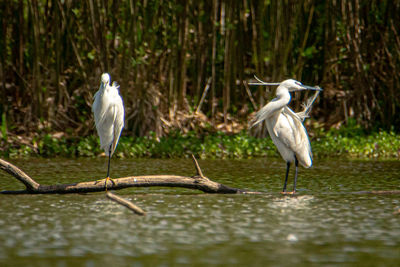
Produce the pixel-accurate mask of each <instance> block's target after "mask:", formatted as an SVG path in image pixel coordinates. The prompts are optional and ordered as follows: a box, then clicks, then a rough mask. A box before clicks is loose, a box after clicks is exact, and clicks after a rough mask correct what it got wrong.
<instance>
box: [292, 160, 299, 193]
mask: <svg viewBox="0 0 400 267" xmlns="http://www.w3.org/2000/svg"><path fill="white" fill-rule="evenodd" d="M294 165H296V171H295V173H294V183H293V194H294V193H296V183H297V169H298V167H299V161H298V160H297V157H296V156H294Z"/></svg>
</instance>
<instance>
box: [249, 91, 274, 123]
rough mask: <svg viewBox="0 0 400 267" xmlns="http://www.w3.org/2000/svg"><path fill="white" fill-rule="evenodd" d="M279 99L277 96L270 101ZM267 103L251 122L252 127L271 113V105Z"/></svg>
mask: <svg viewBox="0 0 400 267" xmlns="http://www.w3.org/2000/svg"><path fill="white" fill-rule="evenodd" d="M276 100H277V98H274V99H272V100H271V102H269V103H268V104H270V103H273V102H275V101H276ZM268 104H266V105H265V106H264V107H262V108H261V109H260V110H259V111H258V112H257V113H256V116H255V117H254V119H253V120H252V121H251V122H250V125H251V127H254V126H256V125H257V124H259V123H260V122H262V121H264V120H265V119H266V118H267V117H268V114H270V106H269V105H268Z"/></svg>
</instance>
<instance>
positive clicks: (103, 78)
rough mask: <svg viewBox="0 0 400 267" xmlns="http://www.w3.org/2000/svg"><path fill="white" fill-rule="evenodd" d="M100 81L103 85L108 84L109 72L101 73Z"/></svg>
mask: <svg viewBox="0 0 400 267" xmlns="http://www.w3.org/2000/svg"><path fill="white" fill-rule="evenodd" d="M101 83H102V84H103V85H107V84H109V83H110V74H108V73H103V74H102V75H101Z"/></svg>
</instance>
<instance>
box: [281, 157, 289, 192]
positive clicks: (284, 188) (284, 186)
mask: <svg viewBox="0 0 400 267" xmlns="http://www.w3.org/2000/svg"><path fill="white" fill-rule="evenodd" d="M289 169H290V162H289V161H288V162H286V177H285V184H284V185H283V190H282V192H286V184H287V179H288V176H289Z"/></svg>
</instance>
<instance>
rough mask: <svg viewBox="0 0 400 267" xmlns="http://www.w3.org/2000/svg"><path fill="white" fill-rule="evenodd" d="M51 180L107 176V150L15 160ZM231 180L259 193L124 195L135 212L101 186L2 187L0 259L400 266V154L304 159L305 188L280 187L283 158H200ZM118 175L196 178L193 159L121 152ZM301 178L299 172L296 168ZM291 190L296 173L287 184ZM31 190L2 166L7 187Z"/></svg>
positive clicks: (209, 170)
mask: <svg viewBox="0 0 400 267" xmlns="http://www.w3.org/2000/svg"><path fill="white" fill-rule="evenodd" d="M13 163H15V164H16V165H18V166H20V167H21V168H22V169H23V170H25V171H26V172H27V173H28V174H29V175H31V176H32V177H33V178H35V179H36V180H37V181H38V182H40V183H43V184H51V183H71V182H76V181H85V180H93V179H100V178H103V177H104V175H105V172H106V169H105V168H106V162H105V159H96V160H88V159H84V160H71V159H52V160H44V159H30V160H18V161H13ZM200 165H201V166H202V168H203V172H204V174H205V175H206V176H208V177H210V178H211V179H213V180H215V181H218V182H221V183H223V184H226V185H229V186H232V187H239V188H246V189H251V190H257V191H262V192H265V194H262V195H211V194H203V193H201V192H198V191H193V190H186V189H174V188H160V187H157V188H140V189H124V190H120V191H117V192H116V193H117V194H119V195H121V196H123V197H125V198H128V199H130V200H131V201H133V202H134V203H136V204H137V205H138V206H140V207H141V208H143V209H144V210H145V211H146V212H147V216H144V217H140V216H136V215H133V214H132V212H131V211H129V210H127V209H126V208H124V207H122V206H119V205H117V204H115V203H114V202H111V201H110V200H108V199H106V198H105V196H104V193H91V194H79V195H0V266H205V265H207V266H208V265H214V266H215V265H218V266H221V265H224V266H234V265H240V266H293V265H294V264H296V265H302V266H310V265H311V266H313V265H328V266H332V265H347V266H349V265H354V266H400V215H399V214H393V212H394V211H395V210H398V209H400V196H399V195H367V194H356V193H355V192H357V191H365V190H399V189H400V163H399V162H398V161H347V160H346V161H338V160H324V161H316V162H315V164H314V167H313V168H311V169H304V168H300V172H299V180H298V195H297V196H296V197H290V196H282V195H280V194H279V191H280V190H281V189H282V185H283V175H284V172H285V164H284V163H283V162H282V161H281V160H280V159H251V160H240V161H234V160H233V161H232V160H207V161H200ZM111 173H112V177H123V176H129V175H141V174H178V175H193V174H194V167H193V165H192V162H191V160H189V159H186V160H185V159H179V160H123V159H117V160H114V161H113V164H112V172H111ZM291 175H292V173H291ZM289 182H290V183H289V189H290V188H291V186H292V183H291V182H292V181H291V180H290V181H289ZM15 189H22V187H21V185H20V184H19V183H18V182H17V181H16V180H15V179H14V178H12V177H11V176H9V175H8V174H6V173H4V172H3V173H0V190H15Z"/></svg>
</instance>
